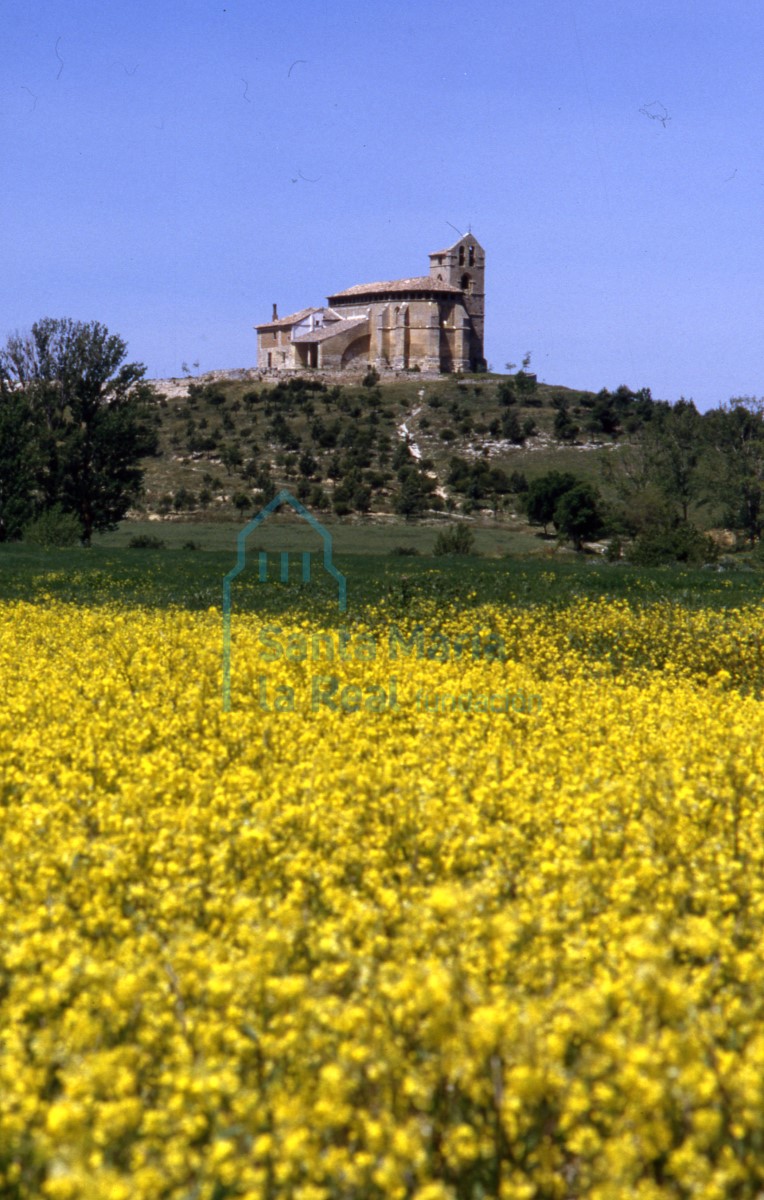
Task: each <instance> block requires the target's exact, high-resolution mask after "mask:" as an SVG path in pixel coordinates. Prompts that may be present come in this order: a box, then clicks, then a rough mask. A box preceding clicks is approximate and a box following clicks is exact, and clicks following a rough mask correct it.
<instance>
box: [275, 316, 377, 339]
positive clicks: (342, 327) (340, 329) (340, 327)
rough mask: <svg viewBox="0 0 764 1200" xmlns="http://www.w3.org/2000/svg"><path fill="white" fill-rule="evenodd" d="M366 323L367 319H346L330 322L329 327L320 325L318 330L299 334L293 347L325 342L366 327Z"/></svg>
mask: <svg viewBox="0 0 764 1200" xmlns="http://www.w3.org/2000/svg"><path fill="white" fill-rule="evenodd" d="M368 321H369V318H368V317H347V318H346V319H345V320H341V321H332V322H331V323H330V324H329V325H321V326H320V327H319V328H318V329H313V330H311V332H310V333H301V334H300V336H299V337H296V338H294V339H293V341H294V344H295V346H302V345H304V344H305V343H306V342H311V343H313V342H325V341H326V340H327V339H328V338H333V337H338V336H339V334H341V333H347V331H348V330H349V329H358V328H360V327H361V326H362V325H367V324H368Z"/></svg>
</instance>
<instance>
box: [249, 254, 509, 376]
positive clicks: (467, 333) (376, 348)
mask: <svg viewBox="0 0 764 1200" xmlns="http://www.w3.org/2000/svg"><path fill="white" fill-rule="evenodd" d="M484 321H485V252H484V250H483V247H482V246H481V245H480V243H479V242H478V240H477V238H475V237H474V236H473V235H472V234H471V233H469V234H467V235H466V236H465V237H462V238H460V239H459V241H458V242H455V243H454V245H453V246H449V247H448V248H447V249H446V250H436V251H434V252H433V253H432V254H431V255H430V273H429V275H418V276H415V277H413V278H411V279H393V280H388V281H386V282H381V283H358V284H355V286H354V287H350V288H346V289H345V290H344V291H342V292H335V293H334V294H333V295H331V296H329V297H328V298H327V306H326V307H325V308H303V309H301V311H300V312H296V313H292V314H291V315H290V316H288V317H279V315H278V312H277V309H276V305H275V304H274V306H273V316H272V317H271V319H270V321H267V322H264V323H263V324H262V325H256V326H255V329H256V330H257V366H258V370H261V371H275V372H292V371H303V370H305V369H306V368H315V369H317V370H324V371H354V370H362V371H365V370H366V369H368V367H376V369H377V370H378V371H380V372H385V371H410V370H413V369H415V368H418V369H419V370H420V371H428V372H444V371H482V370H485V365H486V364H485V356H484V351H483V338H484Z"/></svg>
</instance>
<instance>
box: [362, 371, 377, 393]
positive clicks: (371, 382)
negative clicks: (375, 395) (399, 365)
mask: <svg viewBox="0 0 764 1200" xmlns="http://www.w3.org/2000/svg"><path fill="white" fill-rule="evenodd" d="M361 383H362V384H363V386H364V387H365V388H373V387H376V386H377V384H378V383H379V371H377V370H375V368H374V367H369V369H368V371H367V372H366V374H365V375H364V377H363V379H362V380H361Z"/></svg>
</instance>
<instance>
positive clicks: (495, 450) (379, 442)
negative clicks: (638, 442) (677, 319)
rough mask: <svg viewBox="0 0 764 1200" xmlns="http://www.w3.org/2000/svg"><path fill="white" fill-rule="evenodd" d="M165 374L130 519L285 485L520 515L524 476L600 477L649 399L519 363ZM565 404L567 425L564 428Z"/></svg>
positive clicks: (327, 498)
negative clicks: (406, 370)
mask: <svg viewBox="0 0 764 1200" xmlns="http://www.w3.org/2000/svg"><path fill="white" fill-rule="evenodd" d="M173 384H174V385H175V386H172V385H171V386H170V387H169V388H167V391H168V392H169V393H170V394H169V395H163V397H162V399H161V400H160V412H161V430H160V446H161V451H160V455H159V457H156V458H150V459H147V460H145V462H144V467H145V471H146V475H145V485H146V487H145V496H144V500H143V504H142V506H141V507H140V508H136V509H134V510H133V513H132V514H131V515H132V516H133V517H136V518H137V517H143V518H144V519H145V518H146V517H148V516H150V515H154V516H156V515H158V516H162V517H164V518H168V519H175V520H189V519H192V520H203V521H205V522H206V521H210V520H215V519H230V518H231V517H232V516H234V515H238V514H245V515H246V514H247V513H249V512H251V511H253V510H255V509H256V508H257V506H258V505H259V504H261V503H262V502H263V501H264V500H265V499H267V498H270V496H271V495H272V494H273V491H274V490H277V489H278V488H280V487H286V488H288V489H289V490H290V491H292V492H293V494H294V495H296V496H297V497H298V498H299V499H301V500H302V501H303V502H304V503H306V504H308V505H309V506H310V507H311V509H313V510H315V511H318V512H321V511H323V512H324V513H327V514H330V513H332V514H334V515H335V516H338V517H349V516H351V515H352V514H369V515H370V516H374V515H379V516H383V515H385V514H388V515H390V514H393V515H398V516H401V517H409V518H411V517H419V518H425V517H438V516H440V517H441V519H442V517H443V516H447V515H448V514H451V513H453V514H457V515H459V514H461V515H466V516H474V515H478V514H480V513H486V514H489V515H490V516H491V517H492V518H494V519H498V520H500V521H502V522H507V523H511V524H517V523H518V520H519V521H520V522H521V523H522V524H525V521H524V517H523V514H522V511H521V506H520V505H519V502H518V501H519V497H520V496H521V494H522V493H523V491H524V490H525V488H526V485H527V483H528V482H529V481H531V480H533V479H534V478H537V477H538V476H540V475H542V474H543V473H544V472H546V471H548V470H550V469H552V468H554V469H559V470H564V471H572V472H574V473H575V474H576V475H577V476H579V477H581V478H586V479H590V480H591V481H592V482H596V483H597V484H599V485H602V483H603V479H602V471H601V466H600V463H601V459H602V458H603V456H604V455H606V454H609V453H612V452H613V450H616V449H617V448H618V446H619V444H620V440H621V439H622V438H623V437H624V436H626V437H628V436H630V435H631V434H633V433H634V432H636V431H637V430H638V429H639V428H640V427H641V424H642V422H643V421H644V419H645V413H646V412H648V410H649V408H650V406H651V401H650V397H649V392H641V393H632V392H630V391H629V390H628V389H626V388H623V389H620V391H619V392H617V393H615V394H614V395H613V396H610V395H609V394H607V393H606V394H604V398H603V394H600V396H599V397H598V396H596V395H594V394H593V393H590V392H580V391H574V390H573V389H570V388H565V387H552V386H547V385H545V384H536V383H535V380H534V378H533V376H530V375H526V374H525V373H523V372H520V373H518V375H517V376H514V377H507V376H494V375H478V376H472V377H459V378H457V377H448V378H443V379H437V380H432V379H426V380H420V379H419V378H417V377H416V376H412V378H411V380H400V379H397V380H394V381H389V382H388V381H375V380H374V377H373V375H370V376H368V377H367V379H366V385H364V384H361V383H351V384H333V383H327V382H324V381H323V380H321V379H319V378H304V377H297V378H293V379H289V380H287V381H284V382H278V383H274V382H270V381H269V382H262V381H251V380H228V379H225V378H223V379H221V378H204V377H202V378H201V379H199V380H189V381H187V382H186V381H182V382H181V381H173ZM178 385H180V386H178ZM156 386H157V388H158V390H159V391H160V393H161V392H162V388H163V386H164V387H167V385H166V383H164V382H163V381H159V382H158V383H157V384H156ZM561 410H562V411H564V412H565V413H566V414H567V415H568V420H569V423H570V425H571V426H572V428H573V430H574V432H573V433H572V434H571V433H570V431H569V430H567V431H565V433H564V435H562V434H561V433H560V429H559V427H560V421H559V413H560V411H561ZM555 423H557V431H556V430H555ZM607 490H609V489H608V488H607V486H606V491H607Z"/></svg>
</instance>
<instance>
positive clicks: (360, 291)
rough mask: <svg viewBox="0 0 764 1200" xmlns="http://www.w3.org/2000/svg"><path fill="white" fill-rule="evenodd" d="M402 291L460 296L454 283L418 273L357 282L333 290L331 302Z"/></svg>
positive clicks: (394, 293) (393, 293)
mask: <svg viewBox="0 0 764 1200" xmlns="http://www.w3.org/2000/svg"><path fill="white" fill-rule="evenodd" d="M401 292H449V293H450V294H452V295H457V296H460V295H461V292H460V290H459V288H458V287H455V286H454V284H452V283H444V282H443V280H442V279H433V278H432V276H431V275H416V276H414V278H412V279H387V280H382V281H380V282H378V283H356V284H354V286H353V287H349V288H345V290H344V292H333V293H332V295H331V296H330V297H329V300H330V302H333V301H335V300H346V299H350V298H351V297H352V296H371V295H379V294H380V293H381V294H383V295H396V294H399V293H401Z"/></svg>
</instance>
